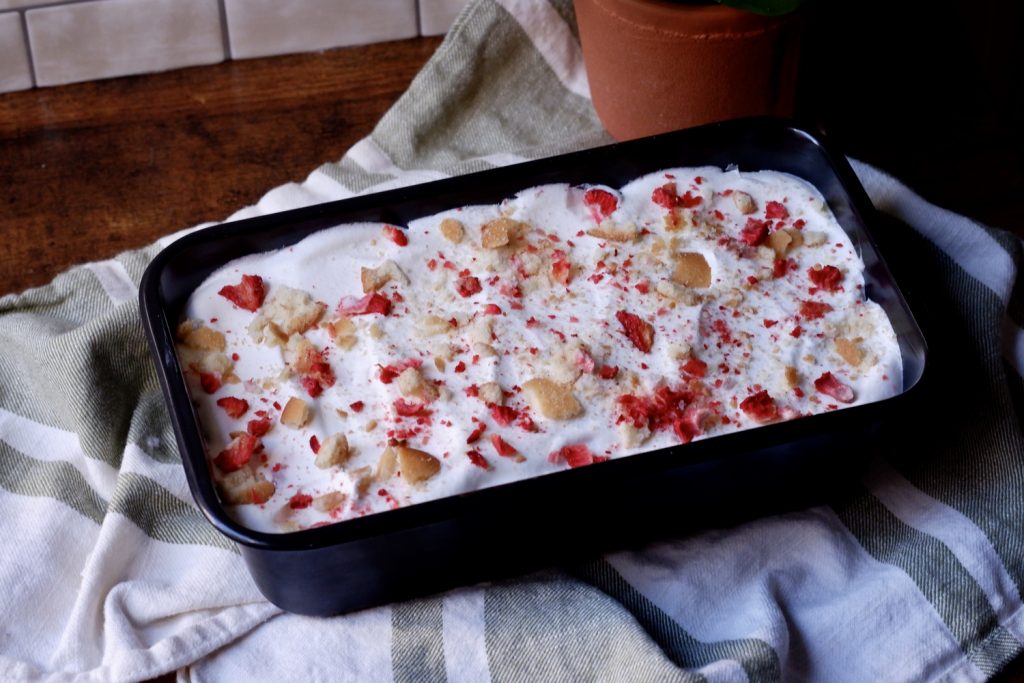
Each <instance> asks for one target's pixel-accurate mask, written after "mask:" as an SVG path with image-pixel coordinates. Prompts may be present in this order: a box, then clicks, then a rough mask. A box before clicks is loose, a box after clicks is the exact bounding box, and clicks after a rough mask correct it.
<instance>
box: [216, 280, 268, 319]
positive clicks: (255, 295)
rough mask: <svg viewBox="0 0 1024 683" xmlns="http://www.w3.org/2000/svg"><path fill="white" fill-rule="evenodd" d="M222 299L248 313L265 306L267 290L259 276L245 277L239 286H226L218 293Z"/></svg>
mask: <svg viewBox="0 0 1024 683" xmlns="http://www.w3.org/2000/svg"><path fill="white" fill-rule="evenodd" d="M217 293H218V294H220V295H221V296H222V297H224V298H225V299H227V300H228V301H230V302H231V303H233V304H234V305H236V306H238V307H239V308H244V309H245V310H247V311H256V309H258V308H259V307H260V306H262V305H263V298H264V297H265V296H266V294H267V292H266V289H265V288H264V287H263V278H261V277H260V276H259V275H243V276H242V281H241V282H239V283H238V284H237V285H225V286H223V287H221V288H220V291H219V292H217Z"/></svg>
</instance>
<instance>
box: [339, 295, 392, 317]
mask: <svg viewBox="0 0 1024 683" xmlns="http://www.w3.org/2000/svg"><path fill="white" fill-rule="evenodd" d="M390 312H391V299H389V298H387V297H386V296H384V295H383V294H378V293H377V292H371V293H369V294H367V295H366V296H363V297H359V298H356V297H354V296H345V297H342V298H341V303H339V304H338V315H347V316H353V315H369V314H374V313H379V314H380V315H387V314H388V313H390Z"/></svg>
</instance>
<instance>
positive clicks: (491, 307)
mask: <svg viewBox="0 0 1024 683" xmlns="http://www.w3.org/2000/svg"><path fill="white" fill-rule="evenodd" d="M484 315H501V307H499V306H497V305H495V304H487V305H486V306H484Z"/></svg>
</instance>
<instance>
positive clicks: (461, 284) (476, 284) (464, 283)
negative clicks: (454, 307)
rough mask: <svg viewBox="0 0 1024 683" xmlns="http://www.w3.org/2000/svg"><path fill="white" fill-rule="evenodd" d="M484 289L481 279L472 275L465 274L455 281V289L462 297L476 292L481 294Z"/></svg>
mask: <svg viewBox="0 0 1024 683" xmlns="http://www.w3.org/2000/svg"><path fill="white" fill-rule="evenodd" d="M482 290H483V288H482V287H481V286H480V280H479V279H478V278H476V277H474V276H472V275H463V276H462V277H460V278H459V279H458V280H456V281H455V291H456V292H458V293H459V296H461V297H471V296H473V295H474V294H479V293H480V292H481V291H482Z"/></svg>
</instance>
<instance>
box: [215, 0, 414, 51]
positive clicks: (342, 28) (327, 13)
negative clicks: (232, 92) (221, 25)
mask: <svg viewBox="0 0 1024 683" xmlns="http://www.w3.org/2000/svg"><path fill="white" fill-rule="evenodd" d="M224 6H225V9H226V10H227V20H228V35H229V37H230V41H231V56H232V57H236V58H248V57H265V56H268V55H282V54H288V53H292V52H309V51H312V50H325V49H327V48H332V47H344V46H347V45H364V44H366V43H377V42H381V41H385V40H399V39H402V38H412V37H413V36H416V35H417V26H416V0H224Z"/></svg>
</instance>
